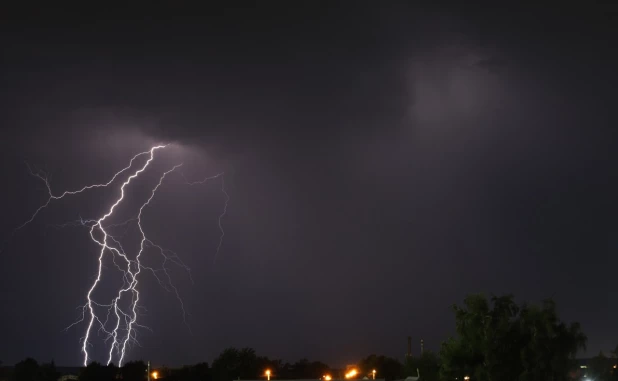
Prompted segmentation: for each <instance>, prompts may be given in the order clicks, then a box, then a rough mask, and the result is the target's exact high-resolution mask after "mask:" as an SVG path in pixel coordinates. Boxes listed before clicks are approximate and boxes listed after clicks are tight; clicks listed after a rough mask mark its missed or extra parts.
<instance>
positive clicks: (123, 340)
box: [16, 145, 229, 366]
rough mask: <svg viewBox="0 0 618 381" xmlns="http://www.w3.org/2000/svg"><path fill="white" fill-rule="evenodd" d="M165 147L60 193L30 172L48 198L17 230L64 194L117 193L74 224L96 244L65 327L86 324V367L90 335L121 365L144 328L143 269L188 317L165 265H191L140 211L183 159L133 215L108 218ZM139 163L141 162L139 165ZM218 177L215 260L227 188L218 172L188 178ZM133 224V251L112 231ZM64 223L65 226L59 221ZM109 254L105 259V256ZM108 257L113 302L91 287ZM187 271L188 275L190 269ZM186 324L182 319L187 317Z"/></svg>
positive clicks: (83, 347)
mask: <svg viewBox="0 0 618 381" xmlns="http://www.w3.org/2000/svg"><path fill="white" fill-rule="evenodd" d="M166 147H167V145H158V146H154V147H152V148H151V149H150V150H148V151H145V152H141V153H138V154H137V155H135V156H133V158H132V159H131V160H130V162H129V163H128V165H127V166H126V167H125V168H123V169H121V170H120V171H118V172H116V173H115V174H114V175H113V176H112V178H111V179H109V180H108V181H107V182H105V183H101V184H92V185H87V186H84V187H83V188H81V189H78V190H73V191H64V192H62V193H60V194H54V193H53V192H52V189H51V185H50V183H49V181H48V178H47V177H46V176H45V175H44V174H42V173H40V172H33V171H32V170H31V173H32V175H34V176H36V177H38V178H39V179H41V180H42V181H43V182H44V183H45V186H46V188H47V192H48V198H47V200H46V202H45V203H43V204H42V205H41V206H40V207H39V208H38V209H36V211H35V212H34V213H33V215H32V216H31V217H30V219H28V220H27V221H26V222H25V223H24V224H22V225H21V226H19V227H18V228H17V229H16V230H19V229H22V228H23V227H25V226H26V225H28V224H29V223H30V222H32V221H33V220H34V219H35V218H36V217H37V215H38V214H39V213H40V212H41V211H43V210H44V209H45V208H47V207H48V206H49V205H50V204H51V203H52V202H53V201H54V200H59V199H62V198H65V197H69V196H72V195H76V194H79V193H83V192H86V191H88V190H90V189H94V188H104V187H117V189H118V196H117V198H116V199H115V201H114V202H113V203H112V204H111V205H110V206H109V208H108V209H107V211H106V212H105V213H104V214H102V215H101V216H99V217H98V218H95V219H87V220H84V219H80V220H79V221H77V222H76V223H73V224H74V225H75V224H77V225H82V226H86V227H87V228H88V230H89V236H90V239H91V240H92V241H93V244H95V245H96V247H98V251H97V252H98V255H97V257H96V258H97V263H98V264H97V270H96V274H95V278H94V281H93V283H92V284H91V286H90V288H89V290H88V293H87V294H86V298H85V299H86V300H85V304H84V305H83V306H82V307H81V317H80V319H79V320H78V321H76V322H75V323H73V324H71V325H70V326H69V327H67V329H69V328H71V327H74V326H76V325H79V324H83V325H85V326H86V330H85V333H84V336H83V337H82V338H81V351H82V355H83V359H84V366H85V365H87V364H88V362H89V361H92V358H91V356H90V354H89V351H90V349H91V346H92V345H93V344H92V342H91V339H92V338H93V336H94V335H98V334H103V343H104V344H105V345H106V346H108V348H107V347H106V350H105V351H106V353H107V363H108V364H109V363H111V362H113V361H114V360H116V361H117V363H118V365H119V366H120V365H122V363H123V361H124V359H125V356H126V354H127V350H128V348H129V346H130V345H131V344H132V343H137V336H136V329H137V328H140V327H142V328H145V327H144V326H142V325H140V323H139V308H140V291H139V282H140V277H141V276H142V272H147V273H149V274H152V275H154V277H155V278H156V279H157V281H158V282H159V284H161V285H162V286H163V287H164V288H165V289H167V290H168V291H173V292H174V294H175V296H176V297H177V298H178V301H179V302H180V307H181V309H182V313H183V318H185V317H186V312H185V309H184V303H183V301H182V299H181V297H180V293H179V292H178V289H177V288H176V287H175V286H174V283H173V282H172V278H171V276H170V273H169V272H168V267H167V266H168V265H169V264H176V265H178V266H181V267H182V268H184V269H186V270H187V271H189V268H188V267H187V266H186V265H185V264H184V263H183V262H182V260H181V259H180V258H179V257H178V255H176V254H175V253H174V252H172V251H170V250H167V249H164V248H163V247H161V246H160V245H158V244H156V243H155V242H154V241H153V240H151V239H150V238H149V236H148V235H147V233H146V231H145V230H144V226H143V221H142V218H143V215H144V210H145V209H146V208H148V206H149V205H150V202H151V201H152V200H153V198H154V197H155V196H156V193H157V190H158V189H159V188H160V187H161V186H162V185H163V183H164V180H165V178H166V177H167V176H169V175H170V174H172V173H173V172H175V171H177V170H178V168H180V167H181V166H182V163H178V164H176V165H173V166H171V167H169V168H168V170H166V171H164V172H162V173H161V174H160V177H159V181H158V182H157V183H156V184H155V186H154V187H152V189H151V191H150V192H149V194H148V195H147V197H146V199H145V200H144V202H143V203H142V204H140V205H139V210H138V212H137V216H136V217H134V218H132V219H130V220H128V221H125V222H123V223H120V224H118V223H116V224H113V223H111V222H110V220H111V219H112V217H113V216H114V213H115V211H116V209H117V208H118V207H119V206H120V205H121V204H122V203H123V201H125V193H126V191H127V189H128V187H130V186H131V185H132V184H131V183H132V182H133V181H134V180H135V179H136V178H138V177H139V176H140V175H141V174H142V173H144V172H145V171H146V170H147V169H149V168H148V167H149V166H150V164H151V163H152V162H153V161H154V160H155V156H156V154H157V152H158V151H159V150H163V149H165V148H166ZM139 163H141V164H139ZM219 177H220V178H221V179H220V180H221V191H222V192H223V194H224V195H225V205H224V207H223V211H222V213H221V214H220V215H219V220H218V224H219V229H220V230H221V236H220V239H219V244H218V246H217V250H216V253H215V258H216V256H217V255H218V252H219V250H220V248H221V244H222V240H223V235H224V232H223V228H222V225H221V219H222V218H223V217H224V216H225V213H226V210H227V203H228V201H229V196H228V194H227V193H226V191H225V187H224V182H223V173H219V174H216V175H214V176H210V177H206V178H204V179H203V180H201V181H193V182H188V181H186V184H187V185H198V184H204V183H206V182H207V181H209V180H214V179H216V178H219ZM131 222H134V223H135V224H136V225H137V231H138V232H139V246H138V248H136V249H135V252H134V253H127V252H126V251H125V249H124V248H123V246H122V244H121V242H120V240H119V239H118V238H117V237H116V236H114V235H113V234H111V232H110V229H112V228H115V227H118V226H119V225H125V224H128V223H131ZM63 226H66V224H65V225H63ZM152 253H155V254H156V255H160V256H161V257H162V258H163V262H162V265H161V268H156V269H155V268H153V267H150V266H147V265H146V264H145V262H144V261H143V259H144V256H147V255H151V254H152ZM108 256H109V258H108ZM106 259H107V260H109V259H111V260H112V262H113V264H114V266H115V268H116V269H117V270H118V271H119V272H120V274H121V275H122V286H121V287H120V288H119V289H118V291H117V294H116V295H115V296H114V297H113V298H112V299H111V300H106V301H102V300H96V299H95V296H94V295H95V291H96V290H97V288H98V287H100V286H101V284H102V283H103V282H104V279H103V268H104V262H105V260H106ZM189 275H190V273H189ZM185 323H186V320H185Z"/></svg>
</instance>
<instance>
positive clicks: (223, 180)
mask: <svg viewBox="0 0 618 381" xmlns="http://www.w3.org/2000/svg"><path fill="white" fill-rule="evenodd" d="M223 175H224V173H223V172H221V173H217V174H216V175H214V176H210V177H206V178H204V179H203V180H200V181H187V179H186V178H185V181H186V183H187V184H188V185H197V184H204V183H205V182H207V181H209V180H214V179H216V178H218V177H221V192H222V193H223V194H224V195H225V203H224V204H223V212H222V213H221V214H220V215H219V220H218V221H217V223H218V225H219V230H220V231H221V235H220V236H219V244H218V245H217V250H216V251H215V256H214V260H213V262H216V261H217V258H218V257H219V252H220V251H221V246H222V245H223V237H224V236H225V231H224V230H223V225H222V224H221V220H222V219H223V217H225V215H226V214H227V204H228V203H229V202H230V195H229V194H228V193H227V191H226V190H225V179H224V178H223V177H222V176H223ZM183 177H184V175H183Z"/></svg>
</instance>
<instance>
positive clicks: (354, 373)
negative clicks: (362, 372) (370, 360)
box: [345, 369, 358, 378]
mask: <svg viewBox="0 0 618 381" xmlns="http://www.w3.org/2000/svg"><path fill="white" fill-rule="evenodd" d="M357 374H358V371H357V370H356V369H352V370H351V371H349V372H348V373H346V374H345V378H352V377H356V375H357Z"/></svg>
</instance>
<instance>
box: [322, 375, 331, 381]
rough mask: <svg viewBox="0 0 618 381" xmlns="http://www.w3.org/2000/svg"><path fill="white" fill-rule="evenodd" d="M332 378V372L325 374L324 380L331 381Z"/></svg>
mask: <svg viewBox="0 0 618 381" xmlns="http://www.w3.org/2000/svg"><path fill="white" fill-rule="evenodd" d="M330 380H332V377H331V376H330V374H326V375H324V381H330Z"/></svg>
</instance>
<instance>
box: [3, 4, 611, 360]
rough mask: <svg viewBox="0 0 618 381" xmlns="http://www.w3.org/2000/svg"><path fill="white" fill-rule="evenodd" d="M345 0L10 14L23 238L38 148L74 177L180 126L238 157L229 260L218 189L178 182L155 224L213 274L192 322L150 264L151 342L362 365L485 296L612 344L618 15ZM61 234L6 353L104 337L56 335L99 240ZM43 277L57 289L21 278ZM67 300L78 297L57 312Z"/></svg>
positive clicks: (200, 287) (67, 177)
mask: <svg viewBox="0 0 618 381" xmlns="http://www.w3.org/2000/svg"><path fill="white" fill-rule="evenodd" d="M324 4H325V3H315V4H313V5H310V4H305V5H304V6H300V7H299V6H298V4H294V6H291V5H288V6H274V5H273V6H272V7H269V6H268V7H265V8H263V9H259V10H257V11H256V10H255V9H253V8H238V9H235V10H234V9H229V8H225V9H223V8H217V7H214V8H212V9H210V10H208V11H203V12H201V13H199V12H198V13H194V15H193V16H187V14H186V13H187V12H186V10H185V11H183V9H182V8H181V7H179V8H177V9H175V10H174V9H172V10H163V9H156V8H154V9H153V8H149V9H146V10H144V9H140V10H131V9H129V10H127V11H126V12H125V13H120V14H121V15H123V16H122V17H121V16H120V14H118V13H117V12H116V11H113V12H112V11H106V10H101V13H100V14H99V15H98V16H97V18H96V19H94V16H93V15H90V16H88V17H86V16H80V17H78V15H79V12H78V11H73V12H68V13H67V14H65V15H58V16H57V17H45V21H44V22H41V23H39V22H36V23H35V22H32V21H31V22H30V23H25V24H24V23H20V22H17V21H12V22H8V23H6V24H5V26H4V32H5V33H4V37H3V42H6V44H5V46H6V52H7V54H6V56H7V57H8V58H7V60H6V61H5V62H4V63H3V69H4V70H3V72H4V74H3V77H2V78H3V81H4V85H5V86H3V87H2V91H1V92H0V95H1V97H2V98H1V99H2V106H1V107H2V119H3V127H4V126H5V127H6V129H5V130H4V131H3V135H4V136H3V139H2V143H0V144H2V148H3V157H4V158H5V159H4V160H3V174H6V176H7V178H10V179H11V181H7V182H6V183H7V185H6V188H5V190H6V194H7V195H9V197H8V198H5V201H4V204H3V206H2V208H3V210H5V211H6V212H5V213H4V214H3V217H4V218H3V221H2V225H1V227H2V229H3V231H10V229H12V228H13V225H14V221H16V220H19V219H21V218H23V216H24V214H27V213H26V212H28V211H30V210H31V209H32V207H33V205H34V204H36V203H37V202H38V201H39V200H40V198H41V197H42V195H41V190H40V189H38V188H37V184H36V183H35V182H34V181H33V180H32V179H30V178H29V176H28V174H27V173H26V172H25V171H24V167H23V164H22V160H23V159H28V160H31V161H34V162H35V163H37V164H39V165H42V166H43V165H46V166H47V167H48V168H49V169H50V171H52V172H53V173H54V174H55V176H54V179H53V184H54V186H57V187H58V188H59V189H60V188H64V187H69V188H70V187H74V186H79V185H82V184H85V183H89V182H92V181H96V179H100V178H101V176H108V175H109V173H110V171H112V170H114V169H115V168H118V166H119V165H121V164H123V163H125V162H126V160H127V159H128V158H130V157H131V155H132V154H134V153H135V152H138V151H141V150H144V149H145V148H147V147H148V146H149V145H150V144H152V143H154V142H162V141H165V142H173V143H177V144H178V146H179V149H178V150H177V151H175V152H174V153H172V154H170V156H168V157H167V159H166V160H169V163H175V160H181V159H184V160H187V157H188V156H189V157H192V158H193V159H189V162H190V163H191V164H192V165H191V166H187V167H189V168H190V169H187V175H190V176H192V177H193V176H195V177H199V176H202V175H205V174H211V173H212V172H217V171H219V170H221V169H223V170H225V171H226V172H227V173H229V174H230V175H229V176H227V177H226V181H229V185H228V186H229V192H230V196H231V199H232V201H231V203H230V208H229V210H228V216H227V217H226V219H225V221H224V222H225V228H226V240H225V242H224V251H223V253H222V256H221V257H220V260H219V261H218V262H217V265H216V266H214V265H213V264H212V257H211V254H212V249H213V247H212V245H213V242H214V243H216V239H217V233H218V230H217V227H216V226H214V225H213V221H214V220H213V219H212V218H211V217H212V216H213V215H214V216H216V215H217V214H216V213H217V212H219V211H220V209H217V208H218V207H220V206H221V204H220V202H221V198H220V194H219V193H218V192H217V190H218V185H219V184H213V185H212V186H210V187H206V188H205V189H204V190H201V189H200V190H198V191H195V190H193V189H189V190H187V189H180V188H178V187H175V186H173V185H172V184H170V187H169V188H165V191H166V192H167V193H165V192H163V193H161V197H160V199H159V200H160V201H159V203H158V204H156V207H153V211H152V213H153V215H152V218H151V221H153V222H152V225H151V226H149V229H152V231H153V233H155V234H156V235H157V236H159V237H160V239H162V240H163V241H164V242H165V243H166V244H167V245H168V246H171V247H172V248H174V249H176V250H177V251H178V252H179V253H184V255H185V256H184V258H185V259H186V260H187V261H188V262H189V263H190V265H191V267H192V268H193V269H194V273H193V274H194V276H195V278H196V284H195V285H189V284H188V283H187V284H185V280H186V278H184V277H183V274H181V273H178V277H177V278H175V279H178V281H179V282H180V285H181V288H182V290H183V292H184V295H185V296H186V303H187V308H188V310H189V312H190V313H191V314H192V320H190V322H191V325H192V329H193V335H190V334H189V333H188V331H186V330H184V329H183V328H182V323H181V319H180V316H179V313H178V311H177V310H176V309H174V308H172V306H174V305H175V304H174V303H175V301H174V299H173V298H169V300H168V296H167V295H166V294H165V293H163V295H165V296H162V297H161V298H158V297H157V296H158V295H161V294H157V292H158V290H159V288H158V286H157V285H156V282H153V281H152V280H147V281H146V280H145V282H150V283H146V284H147V289H148V291H149V293H148V296H145V297H146V298H148V299H147V303H148V307H149V308H150V313H149V315H148V316H146V317H145V319H146V321H147V323H148V325H150V326H151V327H153V329H154V330H155V334H153V335H150V334H145V336H144V342H143V344H144V347H143V348H136V349H134V350H133V352H132V353H131V358H140V357H143V358H150V359H152V360H153V361H157V362H162V363H167V364H170V365H172V364H173V365H175V364H181V363H191V362H196V361H202V360H204V359H206V360H211V359H212V358H213V356H214V355H215V354H216V353H217V352H218V351H219V350H221V349H222V348H224V347H226V346H230V345H237V346H245V345H250V346H255V347H256V348H257V349H258V350H259V351H261V352H263V353H265V354H268V355H272V356H282V357H284V358H286V359H290V360H291V359H295V358H300V357H310V358H319V359H323V360H325V361H327V362H330V363H332V364H335V365H341V364H344V363H346V362H349V361H354V359H356V358H358V357H359V356H361V355H365V354H368V353H371V352H378V353H385V354H389V355H393V356H399V355H400V354H401V352H403V350H405V339H404V338H405V336H407V335H409V334H411V335H413V336H414V337H416V338H420V337H423V338H424V339H425V343H426V344H427V346H428V347H429V348H432V349H436V348H437V347H438V345H439V342H440V340H443V339H444V338H445V337H446V336H447V335H448V334H449V333H450V331H451V330H452V317H451V315H450V311H449V310H448V306H449V305H450V304H452V303H454V302H457V301H459V300H461V299H462V297H463V296H464V295H465V294H466V293H469V292H477V291H486V292H496V293H500V292H514V293H515V294H516V295H517V296H520V297H521V298H524V299H532V300H537V299H540V298H543V297H547V296H550V295H555V296H556V297H557V299H558V303H559V306H561V308H563V310H564V312H565V318H566V319H569V320H580V321H582V323H583V324H584V327H585V328H586V329H587V332H588V334H589V336H590V345H589V347H590V348H591V350H593V351H596V350H598V349H605V348H608V347H611V346H612V345H615V339H614V338H615V337H616V335H618V333H617V332H615V331H612V327H614V326H615V325H613V324H611V322H612V321H614V320H615V318H616V314H617V313H618V311H616V310H615V308H613V307H612V306H611V301H612V300H614V299H615V297H616V295H615V292H613V291H611V287H610V286H611V281H610V279H611V276H612V270H611V268H612V266H615V265H616V259H615V258H616V257H615V255H613V252H614V251H615V247H616V240H615V233H614V232H615V231H616V230H617V229H618V226H616V224H615V222H613V221H615V219H614V218H613V216H614V215H615V214H616V212H618V207H617V205H616V201H615V197H614V195H615V194H616V190H617V189H616V177H615V175H614V174H613V173H614V172H615V170H614V167H615V165H614V164H615V162H616V160H615V159H616V157H615V149H614V148H615V147H613V145H614V144H613V142H615V132H613V130H612V126H614V125H615V121H616V117H615V114H614V111H613V109H611V108H609V107H608V106H609V105H611V104H612V102H613V99H615V97H613V89H614V88H615V87H614V85H615V84H616V73H615V71H612V70H610V68H611V67H612V64H613V63H615V60H614V61H612V60H611V57H610V53H609V52H610V51H611V47H612V46H613V45H612V42H613V41H615V31H614V30H613V29H610V28H609V27H608V25H610V24H611V17H612V16H611V13H607V12H601V11H599V10H598V9H597V10H594V11H579V10H578V11H577V12H574V11H573V10H568V9H567V10H562V11H559V12H558V11H550V10H536V11H534V12H532V11H530V10H525V9H511V10H510V11H500V10H498V9H484V10H480V9H474V8H470V7H467V9H461V10H458V9H455V8H451V10H450V11H448V12H447V11H444V10H437V9H430V8H420V7H412V6H410V5H409V4H408V3H399V4H397V3H389V4H387V5H384V6H381V7H379V8H378V7H375V6H369V5H366V6H355V7H352V6H342V5H336V6H335V5H330V6H329V7H323V5H324ZM329 4H330V2H329ZM147 15H150V17H146V16H147ZM180 16H182V18H180ZM86 20H88V21H86ZM110 20H113V21H110ZM5 137H6V138H5ZM183 149H185V151H183ZM169 163H168V162H167V161H166V162H165V163H163V164H169ZM39 185H40V184H39ZM193 192H195V193H193ZM63 208H66V209H67V210H69V209H70V206H63ZM75 209H77V208H75ZM63 210H64V209H62V208H61V207H60V206H59V207H58V208H57V209H55V211H53V212H52V211H50V213H49V214H47V215H45V216H44V218H45V221H44V222H41V225H45V223H48V222H49V223H52V222H61V221H57V220H58V219H62V218H65V217H66V216H65V213H67V214H68V213H69V212H68V211H67V212H64V211H63ZM71 211H73V210H71ZM75 211H76V210H75ZM183 216H186V217H185V218H182V217H183ZM55 217H57V218H55ZM61 217H62V218H61ZM172 227H173V229H172ZM37 229H38V230H37ZM41 231H42V226H38V225H35V226H34V227H33V230H32V231H31V232H29V233H28V234H33V235H35V236H36V237H39V238H38V239H39V240H40V242H37V240H35V239H33V240H32V242H25V241H27V240H28V237H31V236H30V235H28V234H25V233H24V235H23V236H20V237H18V238H19V239H18V240H15V241H13V243H12V246H11V247H10V250H11V253H12V257H11V259H10V263H11V266H7V267H3V270H4V269H7V270H5V272H2V277H1V279H2V292H3V293H2V300H3V301H7V302H8V303H7V304H9V305H12V306H14V310H13V311H14V312H12V313H9V314H5V315H3V317H2V318H3V319H6V320H3V324H5V325H14V324H17V323H18V320H20V316H22V315H21V314H25V315H26V316H27V318H25V319H23V320H24V322H23V324H22V325H21V327H22V328H23V329H22V330H21V331H22V332H24V331H26V333H25V334H21V335H11V337H10V338H9V342H10V343H12V345H11V346H12V347H13V349H11V350H10V351H9V352H6V353H5V352H0V357H2V359H3V360H5V359H6V360H5V361H7V362H12V361H17V360H19V359H20V358H21V357H25V356H26V355H34V356H37V357H39V358H40V359H42V360H43V359H46V358H48V357H51V356H55V358H56V362H57V363H63V364H73V363H75V362H77V361H78V353H77V352H78V350H77V345H76V344H75V343H77V339H78V337H79V333H80V332H79V331H74V332H71V333H69V334H68V336H67V335H61V334H57V332H59V331H60V330H61V329H62V328H63V327H64V326H65V325H67V324H66V323H68V322H70V321H71V319H72V318H73V315H72V312H73V308H74V307H75V306H76V305H78V304H79V303H80V302H81V301H82V299H83V288H84V287H85V286H84V285H86V284H87V283H88V282H89V280H90V278H89V277H90V276H91V272H89V271H84V272H83V273H82V272H79V273H71V272H70V271H68V270H67V267H66V266H67V262H70V261H75V260H77V261H78V262H76V263H79V266H80V267H79V268H87V269H90V268H91V266H92V263H91V261H90V259H91V258H89V257H88V256H87V254H88V253H89V251H88V250H89V249H88V243H87V241H86V240H83V241H80V238H75V237H78V236H79V232H76V231H59V232H54V233H52V232H50V231H47V232H46V234H45V236H44V237H45V238H40V237H41V236H42V233H41ZM71 240H77V242H75V243H74V244H75V245H76V246H75V247H74V248H72V249H67V248H66V247H65V246H63V245H64V244H65V243H66V242H68V241H71ZM204 241H206V243H204ZM84 253H85V254H84ZM30 258H37V260H38V261H41V263H42V264H43V265H42V266H41V267H36V268H34V267H32V266H31V262H32V260H31V259H30ZM27 271H30V272H31V273H32V274H34V275H36V276H37V277H38V279H40V283H44V284H48V285H53V286H54V287H43V288H45V289H44V290H42V291H41V288H42V287H40V285H38V284H29V285H28V287H26V288H25V289H24V290H23V292H21V291H19V292H18V291H16V288H15V287H14V284H15V282H16V281H17V280H18V278H16V277H15V276H14V275H13V274H15V273H16V274H23V273H26V272H27ZM67 274H69V275H67ZM71 274H72V275H71ZM59 275H61V276H59ZM608 290H609V291H608ZM41 292H42V293H43V295H42V297H41V298H40V299H42V300H43V301H44V303H43V304H37V303H32V302H31V300H32V299H31V297H32V295H41V294H40V293H41ZM51 309H53V310H54V311H66V313H64V312H63V313H62V314H61V315H58V317H57V318H53V319H48V320H45V321H44V324H41V321H42V320H41V318H40V317H39V316H40V315H41V313H42V312H41V311H42V310H44V311H45V310H51ZM20 324H21V323H20ZM31 327H36V328H31ZM178 327H180V328H178ZM255 327H261V328H260V329H259V330H256V329H255ZM46 340H47V342H49V343H50V344H47V345H39V344H37V345H36V347H37V348H38V349H36V350H34V349H32V347H33V345H34V344H32V343H34V342H35V341H36V342H37V343H40V342H45V341H46ZM73 344H75V345H73ZM170 348H172V349H174V350H173V352H174V353H170ZM176 349H178V350H176ZM33 351H34V352H33Z"/></svg>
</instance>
